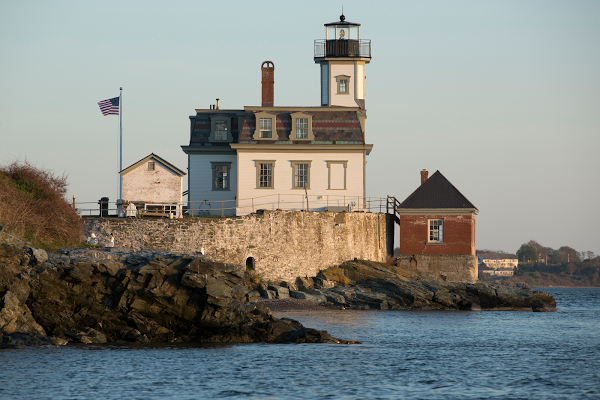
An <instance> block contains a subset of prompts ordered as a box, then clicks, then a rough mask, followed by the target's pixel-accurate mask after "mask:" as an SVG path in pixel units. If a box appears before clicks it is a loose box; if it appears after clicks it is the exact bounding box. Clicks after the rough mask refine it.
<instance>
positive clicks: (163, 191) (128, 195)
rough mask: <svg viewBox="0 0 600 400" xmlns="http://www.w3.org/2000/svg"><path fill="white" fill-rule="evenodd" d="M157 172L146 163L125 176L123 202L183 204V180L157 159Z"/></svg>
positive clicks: (155, 161) (154, 160)
mask: <svg viewBox="0 0 600 400" xmlns="http://www.w3.org/2000/svg"><path fill="white" fill-rule="evenodd" d="M151 161H153V162H154V163H155V170H154V171H148V163H147V162H145V163H143V164H141V165H140V166H138V167H137V168H135V169H133V170H131V171H129V172H127V173H125V174H123V200H125V201H145V202H149V203H181V199H182V197H181V190H182V184H183V178H182V177H181V176H179V175H178V174H176V173H174V172H173V171H171V170H170V169H168V168H167V167H165V166H164V165H163V164H161V163H160V162H159V161H157V160H156V159H153V160H151Z"/></svg>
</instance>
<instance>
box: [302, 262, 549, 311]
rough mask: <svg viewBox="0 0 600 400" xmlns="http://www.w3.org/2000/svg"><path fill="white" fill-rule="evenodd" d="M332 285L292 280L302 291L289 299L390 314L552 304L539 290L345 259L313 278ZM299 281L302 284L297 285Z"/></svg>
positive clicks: (539, 307) (532, 307)
mask: <svg viewBox="0 0 600 400" xmlns="http://www.w3.org/2000/svg"><path fill="white" fill-rule="evenodd" d="M324 280H327V281H329V282H336V283H337V285H338V286H335V287H332V288H329V289H327V288H320V289H315V288H314V286H311V285H310V284H309V282H306V279H305V278H298V280H297V282H299V286H302V287H303V288H304V289H303V290H302V291H291V292H290V294H291V296H292V297H295V298H299V299H307V300H311V301H314V302H316V303H321V304H324V305H334V306H338V307H340V308H341V307H344V308H354V309H362V310H366V309H379V310H386V309H394V310H468V311H480V310H519V311H536V312H539V311H552V310H554V309H555V308H556V303H555V301H554V298H552V296H550V295H548V294H546V293H543V292H534V291H532V290H523V289H516V288H507V287H499V286H495V285H492V286H490V285H486V284H483V283H476V284H466V283H456V282H446V281H444V280H439V279H435V278H430V277H424V276H419V275H416V274H414V273H409V272H406V271H403V270H400V269H397V268H396V269H394V271H391V270H389V269H387V268H386V266H385V265H383V264H379V263H375V262H371V261H360V260H354V261H348V262H345V263H343V264H342V265H340V266H336V267H332V268H328V269H326V270H324V271H321V272H320V273H319V277H318V278H316V279H315V280H314V282H315V284H316V285H317V286H319V285H322V284H323V282H324ZM300 283H302V285H300Z"/></svg>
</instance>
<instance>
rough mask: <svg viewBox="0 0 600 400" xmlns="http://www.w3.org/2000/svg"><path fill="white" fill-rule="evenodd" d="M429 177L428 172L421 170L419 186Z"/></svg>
mask: <svg viewBox="0 0 600 400" xmlns="http://www.w3.org/2000/svg"><path fill="white" fill-rule="evenodd" d="M428 177H429V172H427V170H426V169H422V170H421V185H422V184H424V183H425V181H426V180H427V178H428Z"/></svg>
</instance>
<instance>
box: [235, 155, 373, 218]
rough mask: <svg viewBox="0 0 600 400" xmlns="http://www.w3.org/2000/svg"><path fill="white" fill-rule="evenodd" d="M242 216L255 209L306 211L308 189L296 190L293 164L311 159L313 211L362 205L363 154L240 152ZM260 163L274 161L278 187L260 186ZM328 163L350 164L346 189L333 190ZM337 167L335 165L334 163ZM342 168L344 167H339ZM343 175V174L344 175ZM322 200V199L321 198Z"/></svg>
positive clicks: (240, 211) (310, 201)
mask: <svg viewBox="0 0 600 400" xmlns="http://www.w3.org/2000/svg"><path fill="white" fill-rule="evenodd" d="M238 160H239V168H238V170H239V174H240V176H239V188H238V207H239V209H238V215H242V214H246V213H247V212H252V211H253V210H250V208H252V207H253V208H254V209H260V208H263V209H277V208H281V209H302V208H303V201H304V190H303V189H293V188H292V177H293V170H292V161H295V160H310V161H311V168H310V189H308V195H309V205H310V209H311V210H316V209H323V208H325V207H326V206H327V205H329V206H331V205H339V206H342V205H344V204H350V203H354V204H355V205H358V204H359V203H360V204H362V202H363V199H362V196H363V155H362V151H360V150H359V151H356V152H343V153H342V152H322V153H319V152H315V153H310V152H297V153H292V152H289V153H288V152H285V153H270V152H245V151H242V152H240V153H239V157H238ZM256 160H274V161H275V169H274V176H273V181H274V188H273V189H264V188H262V189H259V188H257V187H256ZM327 161H346V162H347V163H346V165H347V169H346V189H345V190H343V189H341V190H331V189H329V167H328V163H327ZM331 165H334V164H331ZM335 165H341V166H342V168H343V165H342V164H335ZM342 173H343V172H342ZM318 197H320V198H318Z"/></svg>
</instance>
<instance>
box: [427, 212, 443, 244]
mask: <svg viewBox="0 0 600 400" xmlns="http://www.w3.org/2000/svg"><path fill="white" fill-rule="evenodd" d="M427 228H428V229H427V242H428V243H444V219H443V218H431V219H427Z"/></svg>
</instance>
